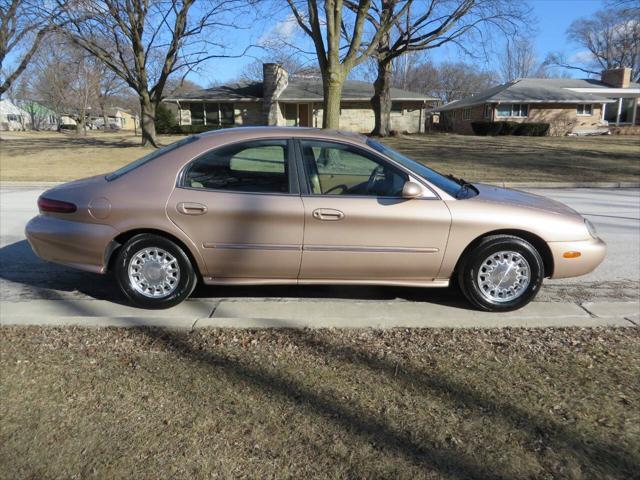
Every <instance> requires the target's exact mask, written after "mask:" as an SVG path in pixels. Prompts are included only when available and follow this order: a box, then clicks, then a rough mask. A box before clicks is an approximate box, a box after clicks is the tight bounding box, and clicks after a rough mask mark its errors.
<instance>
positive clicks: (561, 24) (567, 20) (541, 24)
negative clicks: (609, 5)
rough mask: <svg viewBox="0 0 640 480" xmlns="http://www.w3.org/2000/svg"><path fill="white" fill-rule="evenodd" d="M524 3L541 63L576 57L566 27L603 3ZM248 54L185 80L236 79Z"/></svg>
mask: <svg viewBox="0 0 640 480" xmlns="http://www.w3.org/2000/svg"><path fill="white" fill-rule="evenodd" d="M418 1H420V0H418ZM514 1H518V0H514ZM528 3H529V5H530V6H531V7H532V9H533V16H534V17H535V19H536V24H535V27H534V28H535V30H536V31H537V34H536V35H535V36H533V39H534V43H535V47H536V53H537V55H538V57H539V58H540V60H543V59H544V58H545V56H546V55H547V53H549V52H557V51H563V52H564V53H566V54H567V57H571V56H572V55H576V54H579V53H580V51H579V49H578V48H577V46H575V45H572V44H570V43H569V42H568V41H567V39H566V31H567V29H568V28H569V25H570V24H571V22H572V21H573V20H575V19H578V18H582V17H588V16H590V15H591V14H593V13H594V12H595V11H597V10H600V9H602V8H604V2H603V0H529V1H528ZM287 14H288V12H287V11H280V12H275V13H274V15H271V16H267V17H264V18H262V19H258V20H256V21H255V22H254V24H253V26H252V28H251V31H243V32H238V37H240V38H238V40H239V41H240V42H242V41H243V40H244V41H245V42H246V41H247V39H252V40H253V41H255V40H259V39H261V38H263V37H264V36H265V35H268V34H269V32H270V31H272V30H274V29H283V28H284V29H289V28H292V26H293V24H291V23H287V22H282V20H283V19H284V18H286V16H287ZM249 55H250V56H247V57H243V58H220V59H216V60H215V61H214V62H213V63H211V64H207V65H203V66H202V67H201V69H200V71H198V72H193V73H191V74H190V75H189V77H188V78H189V79H190V80H193V81H194V82H196V83H198V84H200V85H203V86H208V85H210V84H211V83H212V82H213V81H215V82H221V83H224V82H228V81H232V80H235V79H237V78H238V77H239V76H240V74H241V73H242V70H243V68H244V66H245V65H247V64H249V63H251V62H253V61H254V60H255V58H256V57H259V56H260V50H258V49H252V50H250V52H249ZM431 58H432V60H434V61H436V62H440V61H445V60H446V61H458V60H468V59H465V58H464V56H462V55H461V54H460V52H458V51H456V50H455V49H453V48H441V49H438V51H432V53H431ZM487 67H489V68H491V65H487ZM569 74H572V75H577V76H580V73H579V72H576V73H573V72H571V71H569Z"/></svg>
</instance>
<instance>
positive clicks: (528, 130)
mask: <svg viewBox="0 0 640 480" xmlns="http://www.w3.org/2000/svg"><path fill="white" fill-rule="evenodd" d="M471 128H472V129H473V133H475V134H476V135H519V136H528V137H544V136H545V135H547V134H548V133H549V124H548V123H519V122H509V121H500V122H488V121H486V120H483V121H479V122H471Z"/></svg>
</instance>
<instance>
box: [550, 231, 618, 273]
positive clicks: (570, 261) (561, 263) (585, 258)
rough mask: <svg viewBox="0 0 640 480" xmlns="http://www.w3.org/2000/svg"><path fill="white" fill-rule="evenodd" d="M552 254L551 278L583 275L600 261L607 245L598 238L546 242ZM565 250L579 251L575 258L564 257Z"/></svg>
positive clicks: (593, 268)
mask: <svg viewBox="0 0 640 480" xmlns="http://www.w3.org/2000/svg"><path fill="white" fill-rule="evenodd" d="M548 245H549V248H550V249H551V254H552V255H553V275H552V276H551V278H567V277H578V276H580V275H585V274H587V273H589V272H592V271H593V270H595V268H596V267H597V266H598V265H600V264H601V263H602V261H603V260H604V257H605V254H606V253H607V245H606V244H605V243H604V242H603V241H602V240H601V239H599V238H593V239H591V240H582V241H577V242H548ZM566 252H580V256H579V257H576V258H565V257H564V254H565V253H566Z"/></svg>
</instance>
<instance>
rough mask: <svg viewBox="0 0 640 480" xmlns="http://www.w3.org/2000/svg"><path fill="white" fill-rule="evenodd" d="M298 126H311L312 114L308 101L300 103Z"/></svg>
mask: <svg viewBox="0 0 640 480" xmlns="http://www.w3.org/2000/svg"><path fill="white" fill-rule="evenodd" d="M298 126H299V127H310V126H311V115H310V112H309V104H307V103H300V104H298Z"/></svg>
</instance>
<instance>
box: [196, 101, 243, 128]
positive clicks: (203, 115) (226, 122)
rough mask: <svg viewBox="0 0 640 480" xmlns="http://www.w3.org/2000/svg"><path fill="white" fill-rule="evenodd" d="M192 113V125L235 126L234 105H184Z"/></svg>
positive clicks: (198, 103)
mask: <svg viewBox="0 0 640 480" xmlns="http://www.w3.org/2000/svg"><path fill="white" fill-rule="evenodd" d="M184 108H185V109H188V110H189V111H190V112H191V125H207V126H211V127H223V128H224V127H232V126H233V125H234V124H235V115H234V107H233V103H200V102H197V103H196V102H193V103H190V104H185V105H184Z"/></svg>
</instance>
